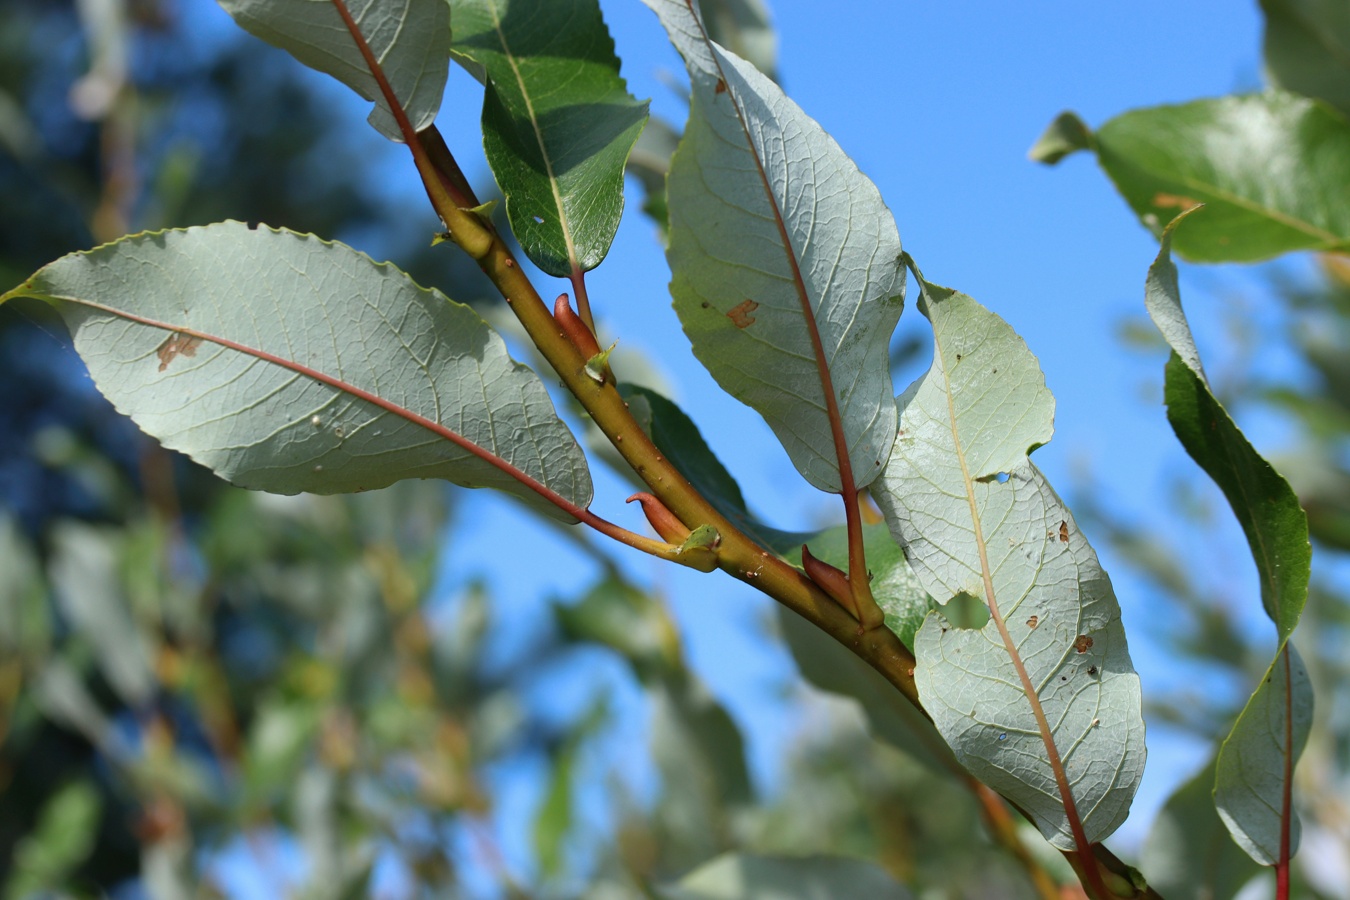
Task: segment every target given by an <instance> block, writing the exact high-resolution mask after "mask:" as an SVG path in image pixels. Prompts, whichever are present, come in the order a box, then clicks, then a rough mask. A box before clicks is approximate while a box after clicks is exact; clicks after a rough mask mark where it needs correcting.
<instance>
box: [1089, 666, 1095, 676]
mask: <svg viewBox="0 0 1350 900" xmlns="http://www.w3.org/2000/svg"><path fill="white" fill-rule="evenodd" d="M1088 674H1089V675H1096V674H1097V667H1096V666H1088Z"/></svg>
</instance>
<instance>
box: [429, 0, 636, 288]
mask: <svg viewBox="0 0 1350 900" xmlns="http://www.w3.org/2000/svg"><path fill="white" fill-rule="evenodd" d="M451 6H452V7H453V16H454V23H455V44H454V53H455V55H456V56H457V57H460V58H463V59H465V60H466V61H468V62H469V63H471V64H472V66H471V71H482V72H485V73H486V77H487V82H488V83H487V93H486V95H485V96H484V99H483V144H484V147H485V149H486V150H487V158H488V162H489V163H490V164H491V166H492V171H493V174H495V175H496V176H497V183H498V184H499V185H500V186H501V189H502V192H503V193H504V194H505V195H506V214H507V217H508V218H509V219H510V221H511V230H512V231H513V232H514V233H515V235H516V238H517V240H519V241H520V245H521V247H522V248H524V250H525V253H526V254H527V255H528V256H529V257H530V259H531V260H532V261H533V262H534V264H535V265H537V266H539V268H541V269H543V270H544V271H545V272H547V273H548V274H550V275H555V276H557V277H560V278H566V277H568V276H569V275H571V274H572V273H573V272H576V271H589V270H590V269H593V268H595V267H596V266H598V265H600V262H601V261H602V260H603V259H604V258H605V254H606V253H608V252H609V246H610V244H611V243H612V242H613V240H614V233H615V232H616V231H617V230H618V227H619V218H620V216H621V215H622V214H623V170H624V163H625V161H626V160H627V159H628V153H629V151H631V150H632V149H633V143H634V142H635V141H636V140H637V137H638V134H639V133H640V132H641V131H642V125H643V123H644V122H645V121H646V119H647V104H646V103H639V102H638V101H637V100H635V99H634V98H633V97H632V96H631V95H630V94H629V93H628V90H627V88H626V87H625V85H624V81H623V79H622V78H620V77H619V60H618V58H617V57H616V56H615V55H614V41H613V40H612V39H611V38H610V36H609V32H608V30H606V28H605V23H604V20H603V19H602V18H601V16H600V7H599V5H598V4H597V2H596V0H550V2H548V3H536V2H526V0H514V2H511V0H451Z"/></svg>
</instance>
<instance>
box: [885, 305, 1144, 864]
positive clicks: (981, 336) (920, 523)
mask: <svg viewBox="0 0 1350 900" xmlns="http://www.w3.org/2000/svg"><path fill="white" fill-rule="evenodd" d="M921 286H922V288H923V291H924V294H923V309H924V311H925V313H926V314H927V315H928V317H929V319H930V321H931V322H932V324H933V330H934V336H935V347H936V349H935V352H934V363H933V367H932V368H931V369H930V371H929V372H928V373H927V374H926V375H925V376H924V377H923V378H921V379H920V380H919V381H918V382H916V384H915V385H913V386H912V387H911V388H910V389H909V390H908V391H907V392H906V393H905V394H904V395H903V396H902V397H900V398H899V400H898V403H899V404H900V407H901V416H900V430H899V435H898V437H897V440H896V444H895V452H894V455H893V456H892V458H891V463H890V465H889V466H888V468H887V471H886V473H885V474H884V475H883V477H882V479H881V480H880V481H879V482H878V484H877V485H875V486H874V487H873V495H874V496H875V497H876V498H877V501H878V503H879V504H880V505H881V507H882V510H883V512H885V514H886V517H887V520H888V524H889V525H890V526H891V531H892V535H893V536H894V537H895V539H896V540H897V542H898V543H899V544H900V545H901V546H902V547H903V548H904V549H905V554H906V557H907V558H908V560H909V562H910V564H911V566H912V568H913V570H914V572H915V574H916V575H917V576H918V578H919V581H920V583H921V584H922V586H923V588H924V589H925V590H926V591H928V592H929V593H930V594H931V595H932V596H933V598H934V599H935V600H937V601H938V602H939V603H943V604H945V603H948V602H950V601H951V600H952V599H953V598H955V597H957V596H959V595H970V596H974V597H977V598H979V599H980V600H982V601H984V603H985V605H986V606H988V608H989V611H990V621H989V622H988V623H987V624H986V625H985V626H984V627H983V628H981V629H979V630H976V629H968V628H957V627H955V626H953V625H952V624H951V623H950V622H949V621H948V620H947V619H946V617H944V616H943V615H942V614H941V613H931V614H929V616H928V617H927V619H925V621H924V624H923V626H922V627H921V628H920V630H919V633H918V635H917V636H916V639H915V656H916V658H917V660H918V665H917V667H916V669H915V673H914V674H915V682H916V684H917V686H918V690H919V697H920V699H921V701H922V702H923V704H924V708H925V709H927V710H928V711H929V713H930V714H931V715H932V717H933V721H934V724H935V725H937V728H938V730H939V732H941V733H942V735H943V737H944V738H945V739H946V740H947V741H948V743H949V744H950V745H951V747H952V749H953V751H954V752H955V753H956V756H957V758H958V759H959V760H960V761H961V762H962V764H963V765H965V766H966V767H967V768H968V769H969V770H970V771H971V772H972V774H974V775H975V776H976V777H977V778H979V779H980V780H981V781H984V782H985V783H986V784H988V785H990V786H991V787H993V788H994V789H996V790H998V791H999V792H1000V793H1002V794H1004V795H1005V796H1006V797H1008V798H1009V799H1011V800H1013V801H1014V802H1016V803H1017V804H1018V805H1019V806H1020V807H1022V808H1023V809H1024V810H1026V811H1027V812H1028V813H1029V814H1030V815H1031V816H1032V819H1033V821H1034V822H1035V824H1036V825H1037V827H1038V828H1039V829H1040V830H1041V832H1042V833H1043V834H1044V835H1045V836H1046V838H1047V839H1048V840H1050V841H1051V843H1053V844H1055V845H1056V846H1058V847H1060V848H1062V849H1074V848H1075V840H1074V837H1073V833H1072V828H1071V825H1070V821H1071V820H1070V814H1069V812H1068V811H1067V808H1068V807H1067V804H1066V801H1065V797H1064V791H1065V789H1066V788H1067V790H1068V791H1069V793H1070V796H1071V798H1072V803H1073V806H1074V809H1075V811H1076V815H1077V817H1078V818H1079V820H1080V821H1081V822H1082V826H1083V831H1084V834H1085V836H1086V839H1087V840H1088V841H1089V842H1095V841H1099V840H1101V839H1102V838H1104V837H1105V836H1106V835H1108V834H1110V833H1111V832H1112V831H1113V830H1114V829H1115V828H1116V827H1118V826H1119V824H1120V823H1121V822H1122V821H1124V819H1125V818H1126V816H1127V815H1128V811H1129V806H1130V802H1131V800H1132V798H1133V796H1134V792H1135V790H1136V788H1137V787H1138V783H1139V779H1140V777H1141V775H1142V773H1143V764H1144V752H1145V751H1144V725H1143V717H1142V710H1141V704H1142V697H1141V692H1140V687H1139V678H1138V676H1137V675H1136V674H1135V673H1134V669H1133V666H1132V664H1131V662H1130V657H1129V652H1128V649H1127V647H1126V641H1125V633H1124V629H1123V627H1122V625H1121V621H1120V608H1119V605H1118V604H1117V602H1116V599H1115V595H1114V593H1113V591H1112V589H1111V585H1110V581H1109V579H1108V578H1107V577H1106V574H1105V573H1104V572H1103V571H1102V570H1101V567H1100V565H1099V564H1098V562H1097V558H1096V555H1095V553H1093V551H1092V548H1091V547H1090V546H1089V545H1088V542H1087V539H1086V537H1085V536H1084V535H1083V534H1082V532H1081V531H1080V530H1079V529H1078V527H1077V525H1076V523H1075V522H1074V519H1073V516H1072V515H1071V514H1070V513H1069V511H1068V509H1067V508H1066V507H1065V506H1064V504H1063V502H1062V501H1061V500H1060V499H1059V497H1058V496H1057V495H1056V494H1055V492H1054V490H1053V489H1052V488H1051V487H1050V485H1049V484H1048V483H1047V482H1046V481H1045V478H1044V476H1043V475H1042V474H1041V473H1040V471H1039V470H1038V469H1037V468H1036V467H1035V466H1034V465H1033V464H1032V463H1031V462H1030V460H1029V459H1027V454H1028V452H1029V451H1030V450H1032V449H1034V448H1035V447H1037V446H1040V445H1041V444H1043V443H1045V442H1046V441H1048V440H1049V438H1050V435H1051V432H1052V419H1053V412H1054V406H1053V399H1052V398H1051V397H1050V395H1049V392H1048V391H1046V389H1045V386H1044V378H1043V376H1042V375H1041V373H1040V369H1039V366H1038V365H1037V363H1036V360H1035V357H1033V356H1032V355H1031V353H1030V351H1028V350H1027V348H1026V346H1025V344H1023V343H1022V341H1021V339H1020V338H1018V337H1017V336H1016V334H1014V333H1013V331H1012V329H1010V328H1009V327H1008V326H1007V324H1006V323H1004V322H1003V321H1002V320H1001V319H999V318H998V317H997V316H995V315H993V314H992V313H990V312H989V311H988V310H986V309H984V308H983V307H981V306H980V305H979V304H977V303H975V301H973V300H972V299H970V298H969V297H967V296H965V295H964V294H959V293H956V292H954V291H950V290H948V289H945V288H940V287H938V286H936V285H931V284H928V283H926V282H922V281H921ZM1054 757H1057V758H1058V760H1059V764H1060V767H1061V768H1062V772H1063V778H1062V779H1061V778H1059V777H1058V776H1057V773H1056V771H1055V766H1054V765H1053V764H1052V762H1051V761H1050V760H1051V759H1052V758H1054Z"/></svg>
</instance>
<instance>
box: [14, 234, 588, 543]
mask: <svg viewBox="0 0 1350 900" xmlns="http://www.w3.org/2000/svg"><path fill="white" fill-rule="evenodd" d="M14 296H31V297H37V298H40V299H44V300H47V301H49V302H50V303H52V304H53V305H54V306H55V307H56V308H57V310H58V311H59V312H60V313H61V315H62V316H63V317H64V318H65V320H66V324H67V326H68V327H69V328H70V330H71V333H72V335H73V336H74V339H75V347H76V349H77V350H78V351H79V353H80V355H81V356H82V357H83V358H84V361H85V363H86V364H87V365H88V366H89V371H90V374H91V375H92V376H93V378H94V382H95V383H96V384H97V385H98V387H99V390H101V391H102V392H103V393H104V394H105V395H107V396H108V397H109V399H111V400H112V402H113V404H114V405H115V406H116V407H117V408H118V409H119V410H120V411H122V412H123V413H125V414H126V415H129V416H130V417H131V418H132V419H133V420H134V421H135V422H136V424H138V425H139V426H140V427H141V428H142V429H144V430H145V431H146V432H148V433H149V434H151V435H153V436H155V437H156V438H158V439H159V440H160V441H161V442H163V444H164V445H165V446H166V447H170V448H172V449H175V450H181V451H182V452H184V453H187V454H188V455H189V456H191V457H192V458H193V459H195V460H197V461H198V462H200V463H201V464H202V465H205V466H207V467H208V468H210V469H212V470H213V471H214V472H215V473H216V474H217V475H220V476H221V477H222V478H225V479H226V480H228V481H231V482H233V483H234V484H237V485H240V486H241V487H247V488H252V489H254V490H265V491H271V492H274V493H283V494H294V493H298V492H300V491H312V492H314V493H324V494H327V493H338V492H344V491H361V490H369V489H373V488H378V487H384V486H385V485H388V484H392V483H393V482H395V481H399V480H401V479H404V478H445V479H448V480H450V481H453V482H455V483H456V484H461V485H464V486H466V487H496V488H500V489H502V490H505V491H508V492H510V493H513V494H515V495H516V496H518V497H520V498H521V499H523V500H525V501H527V502H529V503H531V504H532V505H534V506H535V507H537V508H539V509H541V510H543V511H545V512H547V513H549V514H550V515H553V516H555V517H564V518H565V516H564V514H563V513H561V511H560V510H559V509H557V508H556V507H555V506H554V505H553V504H552V503H549V502H546V501H545V500H544V499H543V497H542V496H541V495H540V494H539V493H537V492H536V490H534V489H531V488H530V487H527V486H526V485H525V484H523V483H522V482H521V481H520V480H518V478H517V477H516V476H515V475H513V474H511V473H512V472H515V473H520V474H523V475H524V476H526V477H528V478H531V479H534V480H535V481H536V482H537V483H538V484H539V486H540V487H541V488H542V489H543V490H545V491H551V492H553V493H554V494H556V495H559V496H561V498H563V499H564V500H566V501H567V502H569V503H572V504H575V505H576V506H578V507H584V506H586V505H587V504H588V503H589V502H590V496H591V482H590V473H589V471H588V470H587V467H586V460H585V457H584V456H583V455H582V453H581V450H580V448H579V447H578V446H577V444H576V441H575V440H573V438H572V435H571V433H570V432H569V431H568V430H567V426H566V425H564V424H563V423H562V422H561V420H559V419H558V417H557V415H556V414H555V413H554V411H553V406H552V403H551V402H550V401H549V398H548V394H547V392H546V391H545V390H544V387H543V385H542V384H541V383H540V382H539V379H538V378H536V377H535V375H534V373H532V372H531V371H530V370H529V369H527V368H525V367H524V366H522V365H520V364H518V363H516V362H514V361H513V360H512V359H511V358H510V357H509V356H507V354H506V347H505V345H504V344H503V343H502V341H501V338H500V337H498V336H497V335H496V334H495V333H494V332H493V331H492V330H491V329H490V328H488V326H487V324H486V323H485V322H483V320H482V319H481V318H479V317H478V315H477V314H476V313H474V312H473V310H471V309H470V308H469V307H467V306H463V305H461V304H458V303H453V302H451V301H449V300H447V299H446V298H445V297H444V296H443V295H442V294H440V293H438V292H436V291H428V290H425V289H423V288H420V287H418V286H417V285H416V284H414V283H413V282H412V281H411V280H409V279H408V277H407V276H406V275H404V274H403V273H402V272H400V271H398V270H397V269H396V268H394V267H393V266H389V265H379V264H376V263H374V262H373V261H372V260H371V259H370V258H369V257H367V256H365V255H364V254H361V253H357V252H356V251H355V250H352V249H351V248H350V247H346V246H343V245H341V244H332V243H327V242H324V241H321V240H319V239H318V238H315V237H313V236H311V235H300V234H295V233H294V232H288V231H274V230H272V229H268V228H259V229H253V228H249V227H248V226H246V225H244V224H243V223H240V222H224V223H221V224H217V225H210V226H206V227H204V228H189V229H186V230H183V231H166V232H159V233H154V234H142V235H136V236H133V237H129V238H123V239H122V240H120V241H117V242H115V243H112V244H106V245H104V246H102V247H99V248H96V249H94V250H91V251H88V252H85V253H74V254H71V255H69V256H66V257H63V258H62V259H59V260H57V261H56V262H54V263H52V264H50V265H48V266H46V267H44V268H43V269H41V270H39V271H38V272H37V274H35V275H34V276H33V277H32V278H30V279H29V280H28V281H27V282H26V283H25V284H23V285H21V286H20V287H18V288H16V289H15V290H13V291H11V292H10V293H8V294H6V295H3V296H0V302H3V301H4V300H6V299H9V298H10V297H14Z"/></svg>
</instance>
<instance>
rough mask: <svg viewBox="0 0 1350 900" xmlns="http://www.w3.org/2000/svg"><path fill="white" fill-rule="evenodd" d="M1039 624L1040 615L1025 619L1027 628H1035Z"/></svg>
mask: <svg viewBox="0 0 1350 900" xmlns="http://www.w3.org/2000/svg"><path fill="white" fill-rule="evenodd" d="M1039 624H1041V617H1040V616H1032V617H1031V618H1030V619H1027V627H1028V628H1035V627H1036V626H1037V625H1039Z"/></svg>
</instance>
